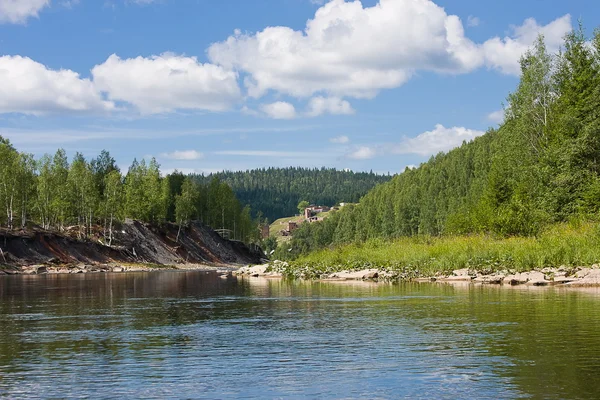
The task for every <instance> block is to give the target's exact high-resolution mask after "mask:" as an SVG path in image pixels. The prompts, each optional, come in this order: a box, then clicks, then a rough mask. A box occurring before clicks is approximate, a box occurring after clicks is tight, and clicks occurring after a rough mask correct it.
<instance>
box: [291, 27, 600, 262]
mask: <svg viewBox="0 0 600 400" xmlns="http://www.w3.org/2000/svg"><path fill="white" fill-rule="evenodd" d="M521 70H522V74H521V79H520V82H519V84H518V86H517V88H516V90H515V91H514V93H512V94H510V95H509V96H508V99H507V102H506V105H505V120H504V122H503V123H502V124H501V125H500V126H499V127H498V128H497V129H489V131H488V132H487V133H486V134H485V135H483V136H481V137H479V138H476V139H475V140H473V141H472V142H470V143H463V145H462V146H461V147H459V148H456V149H454V150H452V151H450V152H448V153H447V154H443V153H440V154H438V155H436V156H434V157H431V159H430V160H429V161H428V162H426V163H424V164H422V165H421V166H420V167H419V168H416V169H407V170H406V171H405V172H403V173H402V174H399V175H397V176H395V177H394V178H393V179H392V180H391V181H390V182H388V183H385V184H382V185H379V186H377V187H376V188H375V189H373V190H372V191H371V192H369V193H368V194H367V195H366V196H365V197H364V198H362V200H361V201H360V204H358V205H356V206H350V207H346V208H344V209H342V210H341V211H340V212H338V213H336V214H334V215H333V216H331V217H330V218H329V219H327V220H325V221H324V222H321V223H316V224H304V225H303V226H302V227H301V228H300V229H299V230H297V231H296V232H295V234H294V239H293V241H292V242H291V249H290V250H289V254H291V255H298V254H306V253H309V252H311V251H314V250H317V249H320V248H324V247H326V246H329V245H332V244H344V243H360V242H364V241H366V240H369V239H392V238H399V237H404V236H417V235H430V236H440V235H456V234H476V233H477V234H479V233H483V234H492V235H495V236H499V237H507V236H536V235H538V234H540V232H541V231H543V230H544V229H545V228H547V227H548V226H551V225H552V224H555V223H560V222H564V221H568V220H570V219H573V218H581V219H595V218H596V217H597V214H598V211H599V209H600V118H599V113H600V30H596V32H595V34H594V35H593V38H591V39H589V38H587V37H586V35H585V33H584V29H583V27H581V26H580V27H579V29H577V30H575V31H573V32H571V33H570V34H568V35H567V36H566V37H565V41H564V47H563V50H562V51H561V52H560V53H558V54H550V53H549V52H548V50H547V49H546V47H545V45H544V40H543V38H542V37H540V38H538V40H537V42H536V44H535V46H534V47H533V48H532V49H531V50H530V51H528V52H527V53H526V54H525V55H524V56H523V57H522V59H521ZM285 253H288V252H287V251H285V252H281V254H285Z"/></svg>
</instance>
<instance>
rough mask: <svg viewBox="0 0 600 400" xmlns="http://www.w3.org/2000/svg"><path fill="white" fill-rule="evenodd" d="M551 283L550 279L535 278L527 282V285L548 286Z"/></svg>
mask: <svg viewBox="0 0 600 400" xmlns="http://www.w3.org/2000/svg"><path fill="white" fill-rule="evenodd" d="M551 283H552V281H547V280H545V279H536V280H532V281H529V282H527V284H528V285H529V286H548V285H550V284H551Z"/></svg>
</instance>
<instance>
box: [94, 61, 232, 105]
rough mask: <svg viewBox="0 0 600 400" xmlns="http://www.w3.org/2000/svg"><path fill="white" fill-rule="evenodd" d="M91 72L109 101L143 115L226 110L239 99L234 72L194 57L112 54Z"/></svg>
mask: <svg viewBox="0 0 600 400" xmlns="http://www.w3.org/2000/svg"><path fill="white" fill-rule="evenodd" d="M92 75H93V77H94V82H95V84H96V86H97V87H98V88H99V89H100V90H102V91H104V92H106V93H107V95H108V97H109V98H110V99H111V100H116V101H124V102H127V103H130V104H132V105H133V106H135V107H136V108H137V109H138V110H139V111H140V112H141V113H142V114H155V113H166V112H172V111H175V110H178V109H187V110H208V111H225V110H229V109H230V108H231V107H232V106H233V104H235V103H236V102H238V101H239V100H240V99H241V93H240V89H239V86H238V83H237V75H236V73H235V72H233V71H230V70H227V69H225V68H223V67H221V66H217V65H213V64H202V63H200V62H198V60H197V59H196V57H184V56H178V55H175V54H171V53H164V54H162V55H160V56H152V57H149V58H145V57H137V58H128V59H121V58H119V57H118V56H117V55H115V54H113V55H111V56H110V57H109V58H108V59H107V60H106V61H105V62H104V63H103V64H100V65H96V66H95V67H94V68H93V69H92Z"/></svg>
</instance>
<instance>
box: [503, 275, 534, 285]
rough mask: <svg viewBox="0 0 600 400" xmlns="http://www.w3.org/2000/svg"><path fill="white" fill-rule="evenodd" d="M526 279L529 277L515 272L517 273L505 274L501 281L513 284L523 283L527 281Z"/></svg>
mask: <svg viewBox="0 0 600 400" xmlns="http://www.w3.org/2000/svg"><path fill="white" fill-rule="evenodd" d="M528 280H529V279H528V277H527V275H525V274H523V273H517V274H513V275H507V276H505V277H504V279H503V280H502V282H503V283H504V284H508V285H512V286H515V285H522V284H524V283H527V281H528Z"/></svg>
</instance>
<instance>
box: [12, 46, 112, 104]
mask: <svg viewBox="0 0 600 400" xmlns="http://www.w3.org/2000/svg"><path fill="white" fill-rule="evenodd" d="M114 108H115V105H114V104H113V103H112V102H110V101H106V100H104V99H103V98H102V96H101V95H100V94H99V93H98V91H97V90H96V89H95V87H94V84H93V82H91V81H90V80H89V79H82V78H81V77H80V76H79V74H78V73H76V72H74V71H71V70H68V69H61V70H51V69H48V68H47V67H46V66H44V65H42V64H40V63H38V62H35V61H33V60H32V59H30V58H27V57H20V56H2V57H0V113H23V114H32V115H41V114H47V113H53V112H59V111H73V112H92V111H95V112H101V111H110V110H113V109H114Z"/></svg>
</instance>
